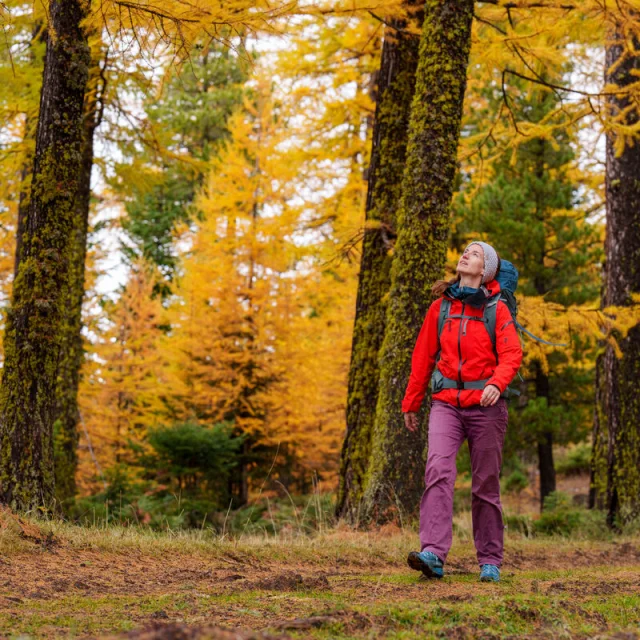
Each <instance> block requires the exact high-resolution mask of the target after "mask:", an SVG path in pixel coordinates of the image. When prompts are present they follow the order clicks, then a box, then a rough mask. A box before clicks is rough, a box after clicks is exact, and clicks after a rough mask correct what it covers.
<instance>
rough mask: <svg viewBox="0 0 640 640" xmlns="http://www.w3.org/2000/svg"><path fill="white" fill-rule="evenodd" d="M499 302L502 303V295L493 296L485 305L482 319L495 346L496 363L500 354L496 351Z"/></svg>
mask: <svg viewBox="0 0 640 640" xmlns="http://www.w3.org/2000/svg"><path fill="white" fill-rule="evenodd" d="M498 302H500V294H499V293H496V295H495V296H491V298H489V300H488V301H487V304H485V305H484V312H483V314H482V319H483V320H484V326H485V329H486V330H487V333H488V334H489V338H491V344H492V345H493V352H494V353H495V354H496V361H497V360H498V353H497V351H496V322H497V320H496V318H497V315H498Z"/></svg>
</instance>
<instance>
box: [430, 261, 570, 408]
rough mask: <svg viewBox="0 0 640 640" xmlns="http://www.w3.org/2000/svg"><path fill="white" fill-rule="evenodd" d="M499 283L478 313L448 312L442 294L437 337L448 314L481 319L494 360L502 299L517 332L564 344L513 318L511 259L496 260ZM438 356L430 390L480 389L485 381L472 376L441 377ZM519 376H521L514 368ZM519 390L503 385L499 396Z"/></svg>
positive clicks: (514, 281)
mask: <svg viewBox="0 0 640 640" xmlns="http://www.w3.org/2000/svg"><path fill="white" fill-rule="evenodd" d="M495 279H496V280H497V281H498V283H499V284H500V293H497V294H496V295H494V296H491V297H490V298H489V299H488V300H487V302H486V304H485V306H484V311H483V314H482V317H477V316H468V315H463V314H453V315H452V314H451V313H450V311H451V300H449V299H448V298H444V299H443V300H442V304H441V305H440V315H439V316H438V341H440V335H441V334H442V330H443V328H444V323H445V322H446V321H447V320H448V319H450V318H460V319H461V320H467V321H476V322H482V323H484V326H485V328H486V330H487V333H488V334H489V337H490V338H491V344H492V345H493V352H494V353H495V354H496V361H497V360H498V352H497V350H496V314H497V309H498V303H499V302H500V300H502V301H503V302H504V303H505V304H506V305H507V308H508V309H509V312H510V313H511V318H512V320H513V323H514V324H515V326H516V329H517V330H519V331H520V332H521V333H524V334H526V335H528V336H529V337H530V338H533V339H534V340H536V341H537V342H541V343H543V344H548V345H551V346H554V347H566V346H567V345H566V344H560V343H555V342H547V341H546V340H543V339H542V338H538V337H536V336H534V335H533V334H532V333H531V332H530V331H527V329H525V328H524V327H523V326H522V325H521V324H520V323H519V322H518V320H517V315H518V302H517V300H516V295H515V293H516V289H517V288H518V270H517V269H516V268H515V266H514V265H513V264H511V262H509V261H507V260H501V261H500V270H499V272H498V273H497V274H496V278H495ZM439 360H440V352H438V355H437V357H436V367H435V369H434V371H433V375H432V376H431V390H432V391H433V392H434V393H437V392H438V391H441V390H442V389H484V386H485V384H486V383H487V382H488V381H489V378H487V379H486V380H473V381H469V382H459V381H458V380H452V379H451V378H445V377H444V376H443V375H442V374H441V373H440V371H439V370H438V366H437V365H438V361H439ZM518 376H519V377H520V380H522V376H521V375H520V372H518ZM519 395H520V392H519V391H518V390H516V389H512V388H510V387H507V388H506V389H505V390H504V391H503V393H502V397H503V398H510V397H512V396H519Z"/></svg>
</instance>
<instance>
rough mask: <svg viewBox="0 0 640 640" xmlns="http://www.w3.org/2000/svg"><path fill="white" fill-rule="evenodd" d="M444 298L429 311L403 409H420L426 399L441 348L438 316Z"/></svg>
mask: <svg viewBox="0 0 640 640" xmlns="http://www.w3.org/2000/svg"><path fill="white" fill-rule="evenodd" d="M441 303H442V298H439V299H438V300H436V301H435V302H434V303H433V304H432V305H431V306H430V307H429V311H427V315H426V317H425V319H424V322H423V323H422V328H421V329H420V333H419V334H418V340H417V341H416V345H415V347H414V349H413V355H412V357H411V375H410V376H409V383H408V384H407V389H406V391H405V394H404V399H403V400H402V411H403V412H404V413H406V412H408V411H414V412H415V411H418V410H419V409H420V405H421V404H422V401H423V400H424V396H425V393H426V392H427V387H428V386H429V381H430V379H431V374H432V373H433V369H434V367H435V364H436V356H437V355H438V350H439V341H438V316H439V315H440V305H441Z"/></svg>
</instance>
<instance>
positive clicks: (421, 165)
mask: <svg viewBox="0 0 640 640" xmlns="http://www.w3.org/2000/svg"><path fill="white" fill-rule="evenodd" d="M473 10H474V2H473V0H428V1H427V2H426V3H425V8H424V11H425V20H424V27H423V30H422V37H421V39H420V51H419V60H418V70H417V73H416V88H415V93H414V97H413V103H412V107H411V119H410V124H409V141H408V145H407V157H406V166H405V172H404V178H403V184H402V204H401V207H400V209H399V212H398V218H397V228H398V237H397V240H396V245H395V257H394V261H393V265H392V268H391V289H390V293H389V303H388V305H389V306H388V310H387V318H386V323H387V325H386V332H385V337H384V342H383V344H382V348H381V354H380V361H379V366H380V387H379V394H378V404H377V409H376V418H375V425H374V429H373V438H372V446H371V462H370V465H369V469H368V473H367V477H366V482H365V491H364V500H363V509H362V513H363V515H364V517H365V519H368V520H372V521H376V522H383V521H386V520H389V519H390V518H395V517H396V515H397V513H398V510H399V511H400V515H401V516H402V515H403V514H413V513H415V512H416V511H417V509H418V506H419V502H420V496H421V494H422V491H423V488H424V482H423V476H424V463H425V459H426V456H425V454H426V432H427V429H426V411H425V409H424V408H423V409H422V410H421V412H420V413H421V416H420V417H421V420H420V422H421V424H422V428H421V429H420V430H419V432H418V433H411V432H409V431H408V430H407V429H406V428H405V426H404V419H403V414H402V410H401V402H402V398H403V395H404V391H405V389H406V384H407V381H408V378H409V373H410V369H411V354H412V352H413V348H414V345H415V341H416V338H417V336H418V333H419V331H420V327H421V326H422V322H423V321H424V318H425V314H426V312H427V309H428V307H429V304H430V302H431V301H432V296H431V292H430V287H431V285H432V283H433V282H434V281H435V280H437V279H438V278H441V277H442V276H443V273H444V265H445V259H446V251H447V238H448V231H449V209H450V205H451V197H452V193H453V183H454V178H455V173H456V168H457V148H458V139H459V135H460V120H461V117H462V106H463V100H464V93H465V87H466V77H467V64H468V60H469V50H470V48H471V24H472V20H473Z"/></svg>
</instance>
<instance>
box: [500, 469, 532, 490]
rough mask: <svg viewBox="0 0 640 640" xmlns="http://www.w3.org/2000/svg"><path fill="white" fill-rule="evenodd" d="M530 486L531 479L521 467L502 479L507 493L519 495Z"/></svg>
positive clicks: (503, 488) (503, 487)
mask: <svg viewBox="0 0 640 640" xmlns="http://www.w3.org/2000/svg"><path fill="white" fill-rule="evenodd" d="M528 486H529V479H528V478H527V476H526V475H525V474H524V473H522V471H520V470H519V469H516V470H515V471H514V472H513V473H511V474H509V475H508V476H507V477H506V478H503V479H502V490H503V491H504V492H505V493H513V494H516V495H519V494H520V493H522V491H524V490H525V489H526V488H527V487H528Z"/></svg>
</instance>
